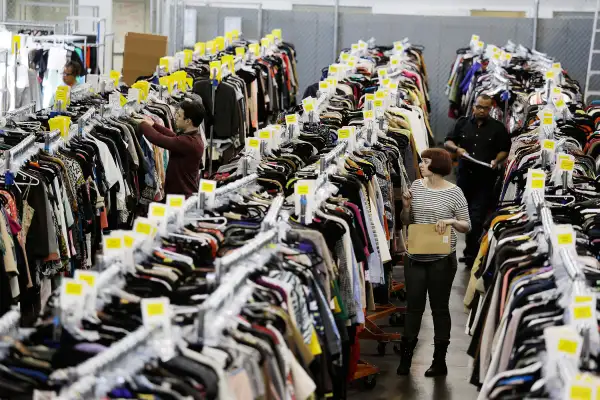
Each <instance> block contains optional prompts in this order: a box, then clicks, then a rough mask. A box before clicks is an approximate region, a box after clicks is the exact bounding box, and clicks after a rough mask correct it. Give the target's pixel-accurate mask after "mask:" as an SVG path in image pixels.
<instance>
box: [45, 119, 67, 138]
mask: <svg viewBox="0 0 600 400" xmlns="http://www.w3.org/2000/svg"><path fill="white" fill-rule="evenodd" d="M48 125H49V127H50V130H51V131H54V130H56V129H58V130H59V131H60V136H61V137H63V138H68V137H69V128H71V117H67V116H65V115H59V116H56V117H54V118H50V119H49V120H48Z"/></svg>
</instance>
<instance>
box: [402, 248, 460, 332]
mask: <svg viewBox="0 0 600 400" xmlns="http://www.w3.org/2000/svg"><path fill="white" fill-rule="evenodd" d="M456 269H457V260H456V253H452V254H450V255H448V256H447V257H444V258H442V259H440V260H437V261H417V260H413V259H411V258H410V257H408V256H406V257H405V258H404V279H405V282H404V283H405V285H406V301H407V314H406V321H405V325H404V337H405V338H406V339H409V340H410V339H416V338H417V337H418V336H419V330H420V329H421V319H422V318H423V312H424V311H425V303H426V299H427V293H429V305H430V306H431V313H432V314H433V328H434V334H435V337H434V339H435V340H436V341H445V340H450V327H451V326H452V323H451V319H450V307H449V303H450V291H451V290H452V282H453V281H454V276H455V275H456Z"/></svg>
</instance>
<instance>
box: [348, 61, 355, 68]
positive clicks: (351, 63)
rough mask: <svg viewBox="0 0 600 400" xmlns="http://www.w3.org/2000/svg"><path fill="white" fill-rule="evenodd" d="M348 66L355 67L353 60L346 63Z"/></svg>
mask: <svg viewBox="0 0 600 400" xmlns="http://www.w3.org/2000/svg"><path fill="white" fill-rule="evenodd" d="M348 66H350V67H351V68H354V67H356V62H355V61H354V60H350V61H348Z"/></svg>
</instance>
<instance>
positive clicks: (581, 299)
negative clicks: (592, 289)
mask: <svg viewBox="0 0 600 400" xmlns="http://www.w3.org/2000/svg"><path fill="white" fill-rule="evenodd" d="M594 299H595V298H594V296H575V299H574V300H575V303H589V302H592V301H594Z"/></svg>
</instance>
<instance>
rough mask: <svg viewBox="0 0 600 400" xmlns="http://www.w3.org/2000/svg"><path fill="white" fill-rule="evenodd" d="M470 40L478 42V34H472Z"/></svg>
mask: <svg viewBox="0 0 600 400" xmlns="http://www.w3.org/2000/svg"><path fill="white" fill-rule="evenodd" d="M471 42H472V43H477V42H479V35H472V36H471Z"/></svg>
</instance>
